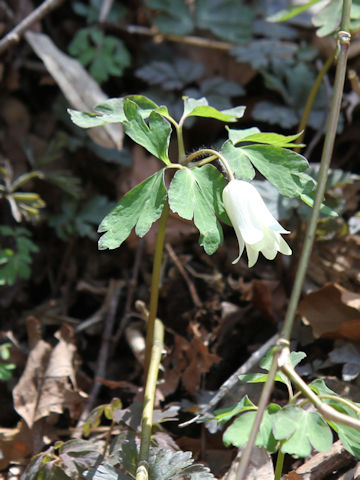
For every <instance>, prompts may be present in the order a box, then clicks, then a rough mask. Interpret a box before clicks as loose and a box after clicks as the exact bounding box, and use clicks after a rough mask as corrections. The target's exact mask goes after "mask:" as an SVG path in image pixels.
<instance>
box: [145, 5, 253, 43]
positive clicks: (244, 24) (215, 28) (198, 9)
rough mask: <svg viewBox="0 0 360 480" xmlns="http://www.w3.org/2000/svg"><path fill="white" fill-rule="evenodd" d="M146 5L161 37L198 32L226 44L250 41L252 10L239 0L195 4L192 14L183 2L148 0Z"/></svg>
mask: <svg viewBox="0 0 360 480" xmlns="http://www.w3.org/2000/svg"><path fill="white" fill-rule="evenodd" d="M146 4H147V6H148V7H149V8H151V9H153V10H156V12H157V15H156V17H155V19H154V21H153V23H154V25H155V26H156V27H157V28H158V29H159V30H160V32H162V33H170V34H176V35H188V34H191V33H193V31H194V29H196V28H197V29H200V30H209V31H211V33H213V34H214V35H216V36H217V37H219V38H221V39H223V40H227V41H229V42H243V41H246V40H249V39H250V38H251V33H252V22H253V20H254V16H255V13H254V9H252V8H250V7H248V6H247V5H245V4H244V3H243V2H239V1H238V0H225V1H224V0H197V2H195V3H194V5H193V7H194V8H193V11H192V12H190V9H189V7H188V5H187V3H186V1H184V0H147V2H146Z"/></svg>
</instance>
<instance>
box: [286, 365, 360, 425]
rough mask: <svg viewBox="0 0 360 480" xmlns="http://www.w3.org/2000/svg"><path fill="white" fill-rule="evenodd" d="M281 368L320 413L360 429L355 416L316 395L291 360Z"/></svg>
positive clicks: (359, 421)
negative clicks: (345, 412)
mask: <svg viewBox="0 0 360 480" xmlns="http://www.w3.org/2000/svg"><path fill="white" fill-rule="evenodd" d="M280 368H281V370H282V371H283V372H284V373H285V375H286V376H287V377H288V378H289V379H290V380H291V382H292V383H293V384H294V385H295V386H296V388H297V389H298V390H300V391H301V392H302V393H303V395H305V397H307V398H308V399H309V400H310V402H311V403H312V404H313V405H314V406H315V407H316V408H317V410H318V411H319V413H320V414H321V415H322V416H323V417H324V418H325V419H327V420H329V421H331V422H338V423H341V424H343V425H347V426H349V427H352V428H356V429H357V430H360V420H359V419H357V418H354V417H350V415H345V414H344V413H341V412H339V411H338V410H335V408H333V407H331V406H330V405H328V404H327V403H324V402H322V401H321V399H320V397H318V396H317V395H316V393H315V392H313V391H312V390H311V388H310V387H309V385H307V383H306V382H304V380H303V379H302V378H301V377H300V375H298V374H297V373H296V371H295V369H294V367H293V366H292V365H291V364H290V362H289V361H285V362H284V364H283V365H281V367H280Z"/></svg>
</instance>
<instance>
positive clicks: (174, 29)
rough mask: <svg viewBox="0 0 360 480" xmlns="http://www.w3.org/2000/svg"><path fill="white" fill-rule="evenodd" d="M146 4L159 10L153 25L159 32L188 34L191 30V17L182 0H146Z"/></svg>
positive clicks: (192, 26)
mask: <svg viewBox="0 0 360 480" xmlns="http://www.w3.org/2000/svg"><path fill="white" fill-rule="evenodd" d="M146 4H147V6H148V7H149V8H153V9H154V10H157V11H158V12H159V13H158V15H157V16H156V18H155V20H154V25H156V27H157V28H158V29H159V30H160V32H162V33H172V34H175V35H188V34H189V33H191V32H192V31H193V28H194V25H193V19H192V17H191V14H190V10H189V7H188V6H187V4H186V2H184V0H147V1H146Z"/></svg>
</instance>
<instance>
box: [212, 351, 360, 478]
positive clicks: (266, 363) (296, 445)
mask: <svg viewBox="0 0 360 480" xmlns="http://www.w3.org/2000/svg"><path fill="white" fill-rule="evenodd" d="M272 356H273V352H272V351H269V352H268V354H267V355H266V357H265V358H264V359H263V360H262V362H261V363H260V366H261V368H263V369H264V370H267V371H269V370H270V368H271V363H272ZM305 356H306V355H305V353H303V352H292V353H291V354H290V357H289V362H290V365H291V369H294V368H295V367H296V365H297V364H298V363H299V362H300V361H301V360H302V359H303V358H304V357H305ZM239 378H240V380H242V381H245V382H248V383H263V382H266V380H267V378H268V375H267V373H250V374H247V375H241V376H240V377H239ZM275 381H276V382H281V383H282V384H284V385H285V386H286V388H287V390H288V394H289V401H288V403H287V404H286V405H283V406H280V405H277V404H274V403H270V404H268V405H267V407H266V410H265V412H264V416H263V418H262V422H261V425H260V429H259V432H258V434H257V437H256V442H255V444H256V446H257V447H263V448H265V449H266V450H267V451H268V452H270V453H275V452H278V455H277V464H276V469H275V478H276V479H278V478H280V475H281V471H282V465H283V461H284V455H285V454H286V453H287V454H290V455H293V456H296V457H307V456H309V455H310V453H311V451H312V449H315V450H318V451H320V452H326V451H328V450H329V449H330V447H331V445H332V442H333V435H332V432H331V428H332V429H333V430H334V431H335V432H336V433H337V435H338V436H339V438H340V439H341V441H342V443H343V445H344V447H345V449H346V450H348V451H349V452H350V453H351V454H352V455H354V456H356V457H358V458H360V448H359V441H358V438H359V433H358V430H357V429H356V425H355V424H356V419H357V420H359V417H360V404H357V403H355V402H351V401H350V400H345V399H343V398H341V397H339V396H338V395H337V394H336V393H335V392H333V391H332V390H330V389H329V388H328V387H327V386H326V385H325V382H324V381H323V380H315V381H313V382H312V383H310V384H309V385H308V388H309V389H310V391H311V392H312V393H313V394H314V395H315V396H317V399H318V400H319V402H322V403H323V406H324V407H325V411H324V412H325V414H322V412H321V407H320V405H318V411H314V410H313V409H309V406H311V401H310V400H309V398H308V397H307V396H305V395H304V394H303V393H302V391H301V390H299V391H298V392H297V393H294V391H293V387H292V383H291V381H290V380H289V378H288V376H287V375H286V374H284V372H282V371H281V370H279V371H278V372H277V374H276V376H275ZM319 407H320V408H319ZM328 407H330V408H331V407H332V408H333V409H334V410H335V411H336V412H339V413H341V414H346V415H348V416H349V417H351V418H353V419H354V420H355V421H354V424H353V426H350V425H349V424H347V425H345V424H344V423H342V422H341V421H336V420H335V419H334V418H331V419H330V418H328V416H327V413H328V411H329V409H328ZM256 411H257V407H256V406H255V405H254V404H253V403H252V402H251V400H250V399H249V398H248V397H247V396H245V397H243V398H242V399H241V400H240V402H239V403H238V404H237V405H235V406H232V407H229V408H224V409H222V410H218V411H216V412H215V417H214V418H215V419H216V420H217V421H218V422H219V423H226V422H228V421H229V420H231V419H233V418H234V417H235V416H237V418H236V419H235V420H234V421H233V423H232V425H230V426H229V427H228V428H227V429H226V430H225V432H224V436H223V440H224V443H225V445H230V444H232V445H234V446H236V447H239V448H240V447H243V446H244V445H246V444H247V442H248V440H249V436H250V432H251V429H252V427H253V424H254V420H255V416H256ZM326 411H327V413H326ZM350 423H351V420H350ZM330 427H331V428H330ZM354 427H355V428H354Z"/></svg>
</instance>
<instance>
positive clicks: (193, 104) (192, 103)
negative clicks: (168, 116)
mask: <svg viewBox="0 0 360 480" xmlns="http://www.w3.org/2000/svg"><path fill="white" fill-rule="evenodd" d="M244 112H245V107H235V108H229V109H225V110H217V109H216V108H214V107H211V106H210V105H209V104H208V101H207V100H206V98H205V97H203V98H199V99H198V100H196V99H194V98H188V97H184V113H183V119H185V118H187V117H206V118H214V119H216V120H220V121H222V122H236V121H237V120H238V119H239V118H241V117H242V116H243V115H244Z"/></svg>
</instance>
